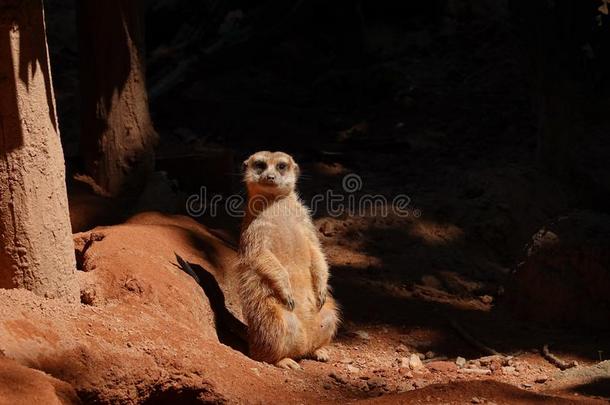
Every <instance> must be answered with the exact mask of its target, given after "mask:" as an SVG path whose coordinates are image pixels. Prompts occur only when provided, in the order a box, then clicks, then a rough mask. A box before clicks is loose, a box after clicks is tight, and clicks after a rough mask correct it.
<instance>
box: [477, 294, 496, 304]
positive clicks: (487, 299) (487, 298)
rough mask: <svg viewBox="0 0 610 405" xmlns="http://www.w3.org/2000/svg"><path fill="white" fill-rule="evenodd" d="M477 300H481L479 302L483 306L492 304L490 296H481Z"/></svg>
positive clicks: (492, 299) (492, 300)
mask: <svg viewBox="0 0 610 405" xmlns="http://www.w3.org/2000/svg"><path fill="white" fill-rule="evenodd" d="M479 299H480V300H481V302H482V303H483V304H487V305H489V304H491V303H492V302H494V297H492V296H491V295H481V296H480V297H479Z"/></svg>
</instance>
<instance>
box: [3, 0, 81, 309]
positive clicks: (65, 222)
mask: <svg viewBox="0 0 610 405" xmlns="http://www.w3.org/2000/svg"><path fill="white" fill-rule="evenodd" d="M0 95H1V96H0V288H27V289H28V290H31V291H33V292H35V293H36V294H38V295H42V296H46V297H53V298H55V297H67V298H68V299H75V298H76V297H77V296H78V288H77V283H76V279H75V274H74V272H75V258H74V244H73V241H72V232H71V229H70V218H69V213H68V198H67V194H66V183H65V169H64V160H63V152H62V148H61V143H60V139H59V130H58V127H57V118H56V110H55V99H54V95H53V88H52V84H51V73H50V67H49V56H48V50H47V44H46V34H45V26H44V14H43V7H42V1H41V0H27V1H24V0H0Z"/></svg>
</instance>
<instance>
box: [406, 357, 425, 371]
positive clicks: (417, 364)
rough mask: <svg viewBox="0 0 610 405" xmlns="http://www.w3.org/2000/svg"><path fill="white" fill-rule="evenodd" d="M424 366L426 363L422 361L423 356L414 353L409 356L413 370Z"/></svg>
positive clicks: (410, 366)
mask: <svg viewBox="0 0 610 405" xmlns="http://www.w3.org/2000/svg"><path fill="white" fill-rule="evenodd" d="M423 367H424V363H422V361H421V358H420V357H419V356H418V355H417V354H412V355H411V357H409V368H410V369H411V370H419V369H422V368H423Z"/></svg>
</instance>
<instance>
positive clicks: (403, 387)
mask: <svg viewBox="0 0 610 405" xmlns="http://www.w3.org/2000/svg"><path fill="white" fill-rule="evenodd" d="M411 387H412V385H411V384H410V383H407V382H402V383H398V384H397V385H396V392H398V393H401V392H406V391H410V390H411Z"/></svg>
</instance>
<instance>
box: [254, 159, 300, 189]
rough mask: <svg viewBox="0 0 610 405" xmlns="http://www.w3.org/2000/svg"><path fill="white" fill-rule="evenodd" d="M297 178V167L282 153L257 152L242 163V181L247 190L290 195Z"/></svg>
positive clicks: (292, 160)
mask: <svg viewBox="0 0 610 405" xmlns="http://www.w3.org/2000/svg"><path fill="white" fill-rule="evenodd" d="M298 177H299V165H297V164H296V163H295V161H294V159H293V158H292V156H290V155H289V154H287V153H284V152H268V151H263V152H257V153H255V154H253V155H252V156H250V157H249V158H248V159H246V160H245V161H244V181H245V182H246V184H247V185H248V188H249V189H252V188H256V189H260V190H261V191H263V192H271V193H274V194H275V193H290V192H291V191H293V190H294V187H295V185H296V182H297V178H298Z"/></svg>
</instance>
